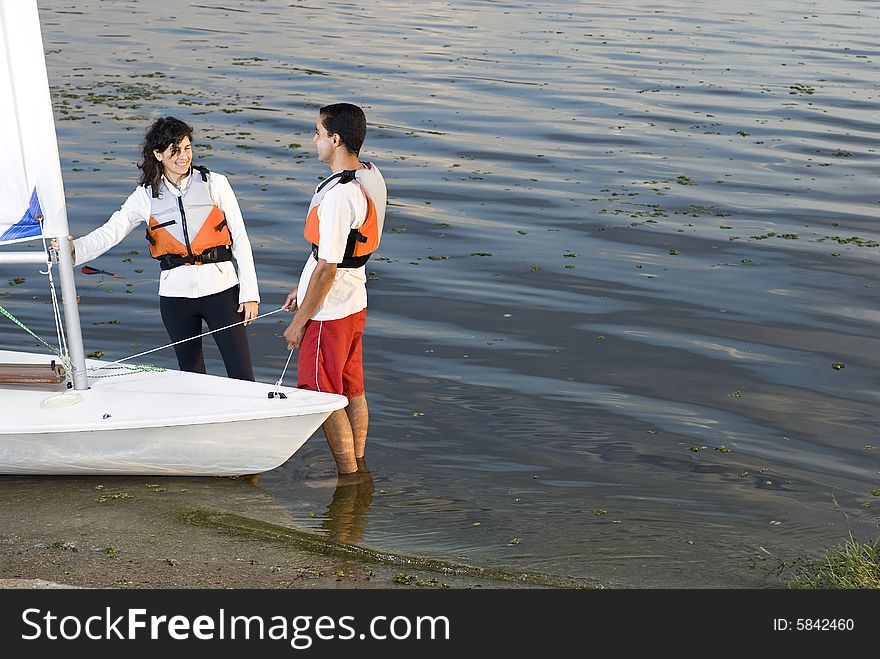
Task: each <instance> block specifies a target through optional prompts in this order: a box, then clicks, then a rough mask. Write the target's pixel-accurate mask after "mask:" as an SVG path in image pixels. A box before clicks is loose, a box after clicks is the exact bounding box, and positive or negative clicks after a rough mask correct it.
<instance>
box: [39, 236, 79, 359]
mask: <svg viewBox="0 0 880 659" xmlns="http://www.w3.org/2000/svg"><path fill="white" fill-rule="evenodd" d="M40 221H41V222H42V219H41V220H40ZM41 237H42V239H43V250H44V251H45V252H46V255H47V258H46V272H43V271H42V270H40V274H41V275H46V276H47V277H48V278H49V292H50V294H51V296H52V315H53V317H54V319H55V338H56V339H58V348H59V350H60V352H59V353H58V356H59V357H60V359H61V362H62V363H63V364H64V368H65V369H67V372H68V373H72V372H73V364H72V363H71V361H70V352H69V351H68V348H67V337H66V336H65V335H64V325H63V324H62V320H61V306H60V305H59V304H58V295H57V294H56V293H55V280H54V278H53V277H52V263H53V261H52V258H51V257H49V256H48V255H49V254H50V251H49V245H48V244H47V243H46V235H45V234H43V233H42V227H41Z"/></svg>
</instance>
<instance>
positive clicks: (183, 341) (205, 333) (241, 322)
mask: <svg viewBox="0 0 880 659" xmlns="http://www.w3.org/2000/svg"><path fill="white" fill-rule="evenodd" d="M279 311H286V309H285V308H284V307H279V308H277V309H275V310H274V311H268V312H266V313H263V314H260V315H259V316H256V317H255V318H254V319H253V320H259V319H260V318H265V317H266V316H271V315H272V314H273V313H278V312H279ZM244 322H246V321H244V320H240V321H238V322H237V323H232V324H231V325H227V326H226V327H218V328H217V329H215V330H211V331H209V332H202V333H201V334H197V335H196V336H191V337H189V338H187V339H181V340H180V341H175V342H174V343H169V344H167V345H164V346H159V347H158V348H153V349H151V350H144V351H143V352H139V353H137V354H136V355H130V356H128V357H123V358H122V359H117V360H116V361H115V362H110V363H109V364H105V365H103V366H99V367H97V368H96V369H95V370H100V369H102V368H110V367H111V366H114V365H116V364H121V363H122V362H127V361H128V360H129V359H134V358H135V357H143V356H144V355H149V354H150V353H151V352H156V351H157V350H164V349H165V348H171V347H173V346H176V345H177V344H179V343H186V342H187V341H192V340H193V339H200V338H201V337H203V336H208V335H209V334H213V333H214V332H222V331H223V330H227V329H229V328H230V327H235V326H236V325H241V324H243V323H244ZM251 322H253V321H251Z"/></svg>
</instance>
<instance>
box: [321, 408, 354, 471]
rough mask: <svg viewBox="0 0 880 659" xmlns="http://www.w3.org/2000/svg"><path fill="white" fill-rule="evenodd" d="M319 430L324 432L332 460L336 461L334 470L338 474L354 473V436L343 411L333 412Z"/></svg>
mask: <svg viewBox="0 0 880 659" xmlns="http://www.w3.org/2000/svg"><path fill="white" fill-rule="evenodd" d="M321 428H323V430H324V436H325V437H326V438H327V444H328V445H329V446H330V452H331V453H332V454H333V459H334V460H336V470H337V471H338V472H339V473H340V474H351V473H354V472H356V471H357V470H358V464H357V460H356V459H355V455H354V435H353V433H352V429H351V423H349V421H348V415H347V414H346V413H345V410H344V409H342V410H336V411H335V412H333V413H332V414H331V415H330V416H328V417H327V420H326V421H325V422H324V425H323V426H321Z"/></svg>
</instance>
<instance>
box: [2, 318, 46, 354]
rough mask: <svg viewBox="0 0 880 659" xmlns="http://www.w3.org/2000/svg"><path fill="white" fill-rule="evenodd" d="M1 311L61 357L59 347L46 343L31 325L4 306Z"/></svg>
mask: <svg viewBox="0 0 880 659" xmlns="http://www.w3.org/2000/svg"><path fill="white" fill-rule="evenodd" d="M0 313H2V314H3V315H4V316H6V317H7V318H8V319H9V320H11V321H12V322H13V323H15V324H16V325H18V326H19V327H20V328H21V329H23V330H24V331H25V332H27V333H28V334H30V335H31V336H32V337H34V338H35V339H36V340H37V341H39V342H40V343H42V344H43V345H44V346H46V347H47V348H49V350H51V351H52V352H54V353H55V354H56V355H58V357H61V353H60V352H59V351H58V348H56V347H55V346H53V345H50V344H49V343H46V342H45V341H44V340H43V339H41V338H40V337H39V336H37V335H36V334H34V333H33V332H32V331H31V329H30V328H29V327H27V326H26V325H25V324H24V323H23V322H21V321H20V320H19V319H18V318H16V317H15V316H13V315H12V314H11V313H10V312H9V311H8V310H6V309H4V308H3V307H0Z"/></svg>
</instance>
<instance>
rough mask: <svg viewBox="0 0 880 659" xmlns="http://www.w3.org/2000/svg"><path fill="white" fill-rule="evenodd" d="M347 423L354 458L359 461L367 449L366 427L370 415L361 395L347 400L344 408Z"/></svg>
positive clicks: (363, 396)
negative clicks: (349, 428)
mask: <svg viewBox="0 0 880 659" xmlns="http://www.w3.org/2000/svg"><path fill="white" fill-rule="evenodd" d="M345 414H346V415H347V416H348V423H349V425H350V426H351V432H352V438H353V440H354V457H356V458H358V459H361V458H363V457H364V451H366V448H367V426H369V425H370V413H369V411H368V409H367V397H366V396H365V395H363V394H361V395H360V396H355V397H354V398H349V399H348V407H346V408H345Z"/></svg>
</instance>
